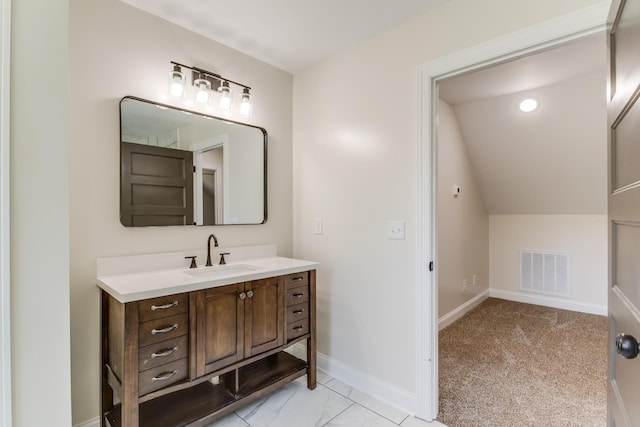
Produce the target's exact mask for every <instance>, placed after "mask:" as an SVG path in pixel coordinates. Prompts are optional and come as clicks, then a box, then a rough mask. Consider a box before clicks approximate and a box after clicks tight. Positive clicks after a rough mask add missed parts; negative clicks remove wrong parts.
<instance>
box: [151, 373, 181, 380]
mask: <svg viewBox="0 0 640 427" xmlns="http://www.w3.org/2000/svg"><path fill="white" fill-rule="evenodd" d="M177 373H178V371H175V370H174V371H172V372H167V373H166V374H163V375H160V376H157V377H153V378H151V382H156V381H164V380H168V379H169V378H171V377H172V376H174V375H176V374H177Z"/></svg>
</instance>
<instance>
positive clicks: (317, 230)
mask: <svg viewBox="0 0 640 427" xmlns="http://www.w3.org/2000/svg"><path fill="white" fill-rule="evenodd" d="M322 222H323V221H322V218H314V219H313V234H322V233H323V232H324V226H323V223H322Z"/></svg>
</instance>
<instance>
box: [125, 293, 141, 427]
mask: <svg viewBox="0 0 640 427" xmlns="http://www.w3.org/2000/svg"><path fill="white" fill-rule="evenodd" d="M124 318H125V333H124V336H125V338H124V375H123V376H124V381H123V382H122V406H121V408H122V427H138V306H137V305H136V303H132V302H131V303H126V304H125V305H124Z"/></svg>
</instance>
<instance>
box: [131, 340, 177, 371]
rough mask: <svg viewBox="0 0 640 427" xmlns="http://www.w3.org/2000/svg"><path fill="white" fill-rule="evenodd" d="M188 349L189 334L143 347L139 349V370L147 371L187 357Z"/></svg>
mask: <svg viewBox="0 0 640 427" xmlns="http://www.w3.org/2000/svg"><path fill="white" fill-rule="evenodd" d="M188 351H189V337H188V336H187V335H183V336H181V337H178V338H173V339H170V340H166V341H162V342H159V343H156V344H152V345H148V346H146V347H142V348H140V349H139V350H138V371H140V372H142V371H146V370H147V369H151V368H155V367H156V366H160V365H163V364H165V363H169V362H173V361H175V360H178V359H182V358H185V357H187V354H188Z"/></svg>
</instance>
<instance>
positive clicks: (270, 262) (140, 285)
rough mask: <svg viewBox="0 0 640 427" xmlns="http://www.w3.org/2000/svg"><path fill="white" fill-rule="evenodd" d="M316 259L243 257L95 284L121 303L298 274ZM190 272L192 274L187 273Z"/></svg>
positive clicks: (106, 277) (110, 276)
mask: <svg viewBox="0 0 640 427" xmlns="http://www.w3.org/2000/svg"><path fill="white" fill-rule="evenodd" d="M317 265H318V263H317V262H313V261H304V260H299V259H293V258H284V257H279V256H270V257H261V258H254V259H243V260H241V261H238V262H230V263H228V264H226V266H217V265H215V266H213V267H198V268H197V269H189V268H173V269H165V270H154V271H142V272H129V273H125V274H108V275H100V274H99V275H98V277H97V281H98V286H99V287H100V288H102V289H104V290H105V291H106V292H107V293H109V295H111V296H112V297H114V298H115V299H116V300H118V301H119V302H121V303H126V302H132V301H138V300H143V299H147V298H156V297H161V296H165V295H171V294H177V293H181V292H190V291H197V290H201V289H207V288H213V287H216V286H223V285H230V284H233V283H240V282H246V281H250V280H258V279H265V278H267V277H273V276H280V275H284V274H293V273H300V272H302V271H307V270H313V269H315V268H316V266H317ZM234 266H248V267H251V269H250V270H249V271H235V272H234V271H233V267H234ZM221 267H222V268H227V269H228V268H231V270H230V271H229V272H228V274H226V273H225V274H223V275H222V276H220V277H216V278H207V277H202V276H201V277H198V276H194V275H192V274H193V273H196V274H200V273H202V274H205V275H206V272H207V271H211V270H216V269H220V268H221ZM189 273H192V274H189Z"/></svg>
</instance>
